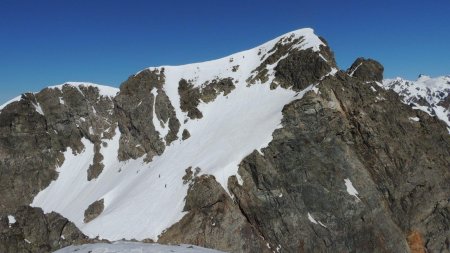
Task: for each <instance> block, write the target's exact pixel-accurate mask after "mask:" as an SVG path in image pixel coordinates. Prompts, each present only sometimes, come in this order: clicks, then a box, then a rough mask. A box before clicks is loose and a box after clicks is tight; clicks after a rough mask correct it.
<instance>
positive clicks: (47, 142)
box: [0, 85, 117, 215]
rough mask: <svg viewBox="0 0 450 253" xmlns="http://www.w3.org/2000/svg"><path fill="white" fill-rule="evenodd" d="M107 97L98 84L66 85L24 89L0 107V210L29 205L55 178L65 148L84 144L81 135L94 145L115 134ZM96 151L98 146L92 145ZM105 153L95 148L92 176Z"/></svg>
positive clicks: (110, 104)
mask: <svg viewBox="0 0 450 253" xmlns="http://www.w3.org/2000/svg"><path fill="white" fill-rule="evenodd" d="M113 109H114V105H113V101H112V100H111V98H109V97H106V96H102V95H100V94H99V89H98V88H97V87H88V86H80V87H73V86H71V85H64V86H63V87H62V88H61V89H59V88H52V89H50V88H47V89H44V90H42V91H41V92H39V93H36V94H33V93H26V94H24V95H22V99H21V100H20V101H18V102H13V103H11V104H9V105H7V106H6V107H5V108H3V110H2V111H1V113H0V175H1V176H0V196H1V198H0V215H1V214H4V213H6V212H11V211H13V210H15V209H16V208H17V207H19V206H22V205H28V204H30V203H31V201H32V199H33V197H34V196H35V195H36V194H37V193H38V192H39V191H41V190H43V189H44V188H45V187H47V186H48V185H49V183H50V182H51V181H52V180H54V179H56V177H57V176H58V175H57V172H56V171H55V168H56V167H57V166H58V165H60V164H62V163H63V162H64V156H63V153H62V152H63V151H66V149H67V148H69V147H70V148H71V149H72V151H73V152H74V153H79V152H81V151H82V150H83V149H84V146H83V144H82V142H81V139H82V138H87V139H89V140H90V141H91V142H93V143H95V144H96V146H97V147H98V145H100V143H101V141H102V139H110V138H111V137H112V136H114V134H115V128H116V124H117V123H116V120H115V117H114V115H113ZM96 153H98V150H96ZM102 159H103V158H102V157H101V155H100V154H99V153H98V155H97V159H96V163H95V164H94V166H98V169H95V170H94V171H95V173H94V175H93V176H96V175H98V174H99V173H101V169H99V168H100V167H101V166H102V165H101V160H102Z"/></svg>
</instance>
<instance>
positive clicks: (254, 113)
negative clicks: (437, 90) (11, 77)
mask: <svg viewBox="0 0 450 253" xmlns="http://www.w3.org/2000/svg"><path fill="white" fill-rule="evenodd" d="M287 37H290V38H299V37H304V40H303V41H301V42H300V43H298V44H296V45H293V48H297V49H299V50H301V49H307V48H313V50H316V51H317V50H319V46H320V45H322V44H323V43H322V41H321V40H320V39H319V38H318V37H317V36H316V35H314V33H313V30H312V29H301V30H297V31H294V32H291V33H288V34H286V35H283V36H280V37H278V38H276V39H274V40H271V41H269V42H267V43H265V44H263V45H261V46H260V47H256V48H254V49H250V50H247V51H244V52H241V53H237V54H233V55H231V56H229V57H225V58H222V59H219V60H215V61H208V62H203V63H196V64H189V65H183V66H164V67H157V68H150V70H152V71H162V68H164V75H165V83H164V86H163V89H164V91H165V92H166V94H167V96H168V97H169V99H170V102H171V103H172V105H173V106H174V108H175V112H176V116H177V118H178V119H179V121H180V123H181V126H180V129H181V130H180V131H179V133H178V135H179V139H178V140H177V141H174V142H173V143H171V145H169V146H167V147H166V149H165V151H164V153H163V154H162V155H161V156H157V157H154V158H153V161H152V162H150V163H145V162H144V158H139V159H136V160H129V161H126V162H119V161H118V159H117V151H118V148H119V139H120V131H119V130H118V128H117V129H116V135H115V136H114V137H113V139H111V140H107V141H106V142H107V144H108V145H107V147H102V148H101V153H102V154H103V156H104V160H103V163H104V165H105V167H104V169H103V171H102V173H101V174H100V176H99V177H98V178H97V179H94V180H92V181H87V169H88V168H89V165H90V164H91V163H92V161H93V157H94V145H93V144H92V143H90V142H89V141H88V140H87V139H83V140H82V142H83V144H84V146H85V150H84V151H83V152H82V153H80V154H76V155H75V154H73V153H72V150H70V149H68V150H67V151H66V152H65V153H64V156H65V161H64V163H63V165H62V166H61V167H60V168H58V169H57V170H58V172H59V176H58V178H57V180H56V181H53V182H52V183H51V184H50V185H49V186H48V187H47V188H46V189H44V190H43V191H41V192H39V194H38V195H37V196H36V197H35V199H34V200H33V203H32V205H33V206H37V207H41V208H42V209H43V210H44V211H45V212H52V211H56V212H58V213H61V214H62V215H63V216H65V217H67V218H68V219H70V220H71V221H72V222H74V223H75V224H76V225H77V227H79V228H80V229H81V231H82V232H83V233H85V234H86V235H88V236H90V237H96V236H99V237H100V238H105V239H108V240H112V241H114V240H120V239H123V238H124V239H137V240H142V239H146V238H150V239H153V240H157V238H158V236H159V235H160V234H161V233H162V232H163V231H164V230H165V229H167V228H169V227H170V226H171V225H173V224H174V223H176V222H178V221H179V220H180V219H181V218H182V217H183V216H184V215H185V213H183V211H182V210H183V207H184V205H185V197H186V194H187V189H188V185H185V184H183V181H182V177H183V176H184V175H185V173H186V172H185V170H186V168H188V167H192V168H195V167H199V168H200V169H201V173H200V174H206V175H213V176H214V177H215V178H216V180H217V181H218V182H219V183H220V184H221V185H222V186H223V188H224V189H225V190H226V191H228V187H227V182H228V178H229V177H230V176H233V175H236V176H237V177H238V179H239V175H238V174H237V170H238V164H239V163H240V162H241V161H242V159H243V158H245V157H246V156H247V155H249V154H250V153H252V152H253V151H255V150H260V149H261V148H264V147H266V146H267V145H268V144H269V142H270V141H271V140H272V133H273V131H274V130H275V129H277V128H279V127H281V125H280V122H281V119H282V113H281V111H282V108H283V107H284V106H285V105H286V104H288V103H289V102H291V101H293V100H295V99H300V98H301V97H302V96H303V95H304V94H305V93H306V92H308V91H313V90H315V87H314V85H313V84H311V85H310V86H309V87H307V88H306V89H305V90H303V91H302V92H299V93H297V92H294V91H292V90H290V89H283V88H281V87H278V88H277V89H274V90H270V88H269V86H270V85H269V83H256V84H253V85H248V83H247V81H246V80H247V79H248V78H249V77H251V76H253V75H255V74H256V73H252V70H254V69H255V68H256V67H258V66H259V65H260V64H261V62H262V61H264V59H266V58H267V57H268V56H269V54H270V53H269V50H270V49H272V48H273V46H274V45H275V44H276V43H277V42H278V41H279V40H280V39H283V38H287ZM283 41H284V42H283V43H285V41H286V39H283ZM235 65H239V68H238V70H237V71H235V72H233V71H232V68H233V66H235ZM267 68H268V72H269V77H270V78H269V79H270V80H273V78H272V77H273V73H274V72H273V71H274V70H273V68H274V66H272V65H271V66H267ZM331 74H333V73H331ZM228 77H231V78H233V81H234V85H235V86H236V88H235V89H234V90H233V91H231V93H230V94H228V95H227V96H223V95H222V94H220V95H219V96H218V97H217V98H216V99H215V100H214V101H212V102H210V103H203V102H202V103H200V105H199V106H198V109H199V110H200V111H201V112H202V114H203V118H201V119H198V120H187V121H185V119H187V115H186V113H184V112H182V111H181V109H180V96H179V94H178V83H179V81H180V79H181V78H184V79H186V80H189V81H190V82H191V83H192V84H193V85H194V86H200V85H202V84H204V83H205V82H206V81H211V80H214V79H217V78H228ZM270 80H269V81H270ZM109 94H112V92H111V93H109ZM153 95H156V90H154V91H153ZM153 113H154V112H153ZM160 123H163V124H160ZM149 124H155V126H156V129H157V131H158V132H159V134H160V137H164V135H165V134H167V132H166V131H167V130H166V129H165V128H166V126H165V123H164V122H160V121H159V120H157V119H156V117H154V121H153V122H149ZM183 129H187V130H188V131H189V132H190V134H191V137H190V138H188V139H186V140H184V141H182V140H181V136H180V135H181V132H182V130H183ZM100 199H104V206H105V208H104V210H103V212H102V213H101V214H100V215H99V216H98V217H97V218H95V219H94V220H92V221H90V222H89V223H87V224H85V223H84V222H83V219H84V211H85V210H86V208H87V207H88V206H89V205H90V204H92V203H93V202H94V201H96V200H100Z"/></svg>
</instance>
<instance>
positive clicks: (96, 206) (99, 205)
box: [84, 199, 105, 223]
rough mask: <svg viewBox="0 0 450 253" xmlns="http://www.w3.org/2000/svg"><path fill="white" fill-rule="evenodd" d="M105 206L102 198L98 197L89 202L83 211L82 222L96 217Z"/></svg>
mask: <svg viewBox="0 0 450 253" xmlns="http://www.w3.org/2000/svg"><path fill="white" fill-rule="evenodd" d="M104 208H105V205H104V200H103V199H100V200H97V201H95V202H94V203H92V204H90V205H89V206H88V208H87V209H86V211H84V223H88V222H90V221H91V220H93V219H95V218H97V217H98V216H99V215H100V214H101V213H102V212H103V209H104Z"/></svg>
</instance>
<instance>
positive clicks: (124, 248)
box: [54, 241, 222, 253]
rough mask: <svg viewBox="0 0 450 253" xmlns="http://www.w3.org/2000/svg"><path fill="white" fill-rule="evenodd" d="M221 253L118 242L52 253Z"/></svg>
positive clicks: (184, 246)
mask: <svg viewBox="0 0 450 253" xmlns="http://www.w3.org/2000/svg"><path fill="white" fill-rule="evenodd" d="M169 252H170V253H172V252H174V253H221V252H222V251H217V250H212V249H207V248H202V247H198V246H193V245H186V244H180V245H161V244H156V243H139V242H125V241H118V242H113V243H93V244H84V245H78V246H69V247H66V248H63V249H60V250H57V251H55V252H54V253H169Z"/></svg>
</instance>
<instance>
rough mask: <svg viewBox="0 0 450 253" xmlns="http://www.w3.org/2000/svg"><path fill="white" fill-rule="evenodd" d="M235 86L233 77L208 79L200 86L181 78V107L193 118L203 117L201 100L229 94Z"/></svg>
mask: <svg viewBox="0 0 450 253" xmlns="http://www.w3.org/2000/svg"><path fill="white" fill-rule="evenodd" d="M234 88H235V86H234V84H233V79H232V78H224V79H214V80H212V81H207V82H205V83H204V84H202V85H201V86H199V87H194V85H193V84H191V83H190V82H189V81H187V80H185V79H181V80H180V82H179V84H178V93H179V94H180V108H181V110H182V111H183V112H186V113H187V116H188V117H189V118H191V119H201V118H202V117H203V114H202V112H201V111H200V110H199V109H198V105H199V104H200V102H204V103H209V102H212V101H214V99H216V98H217V96H218V95H219V94H220V93H223V95H224V96H226V95H228V94H229V93H230V92H231V91H232V90H234Z"/></svg>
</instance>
